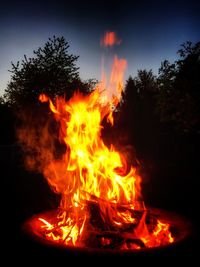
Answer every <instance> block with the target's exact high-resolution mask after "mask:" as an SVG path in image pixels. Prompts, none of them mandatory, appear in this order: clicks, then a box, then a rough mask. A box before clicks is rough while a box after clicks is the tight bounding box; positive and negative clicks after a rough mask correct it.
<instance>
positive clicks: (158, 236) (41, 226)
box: [24, 205, 191, 253]
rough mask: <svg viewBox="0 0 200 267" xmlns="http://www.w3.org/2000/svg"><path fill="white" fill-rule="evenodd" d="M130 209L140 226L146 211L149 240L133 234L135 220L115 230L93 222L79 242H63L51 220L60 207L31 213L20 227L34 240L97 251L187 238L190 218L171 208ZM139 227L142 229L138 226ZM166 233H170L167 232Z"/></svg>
mask: <svg viewBox="0 0 200 267" xmlns="http://www.w3.org/2000/svg"><path fill="white" fill-rule="evenodd" d="M92 206H93V205H92ZM92 206H91V209H96V207H92ZM133 213H134V214H135V216H136V217H137V219H139V218H140V219H139V220H140V223H139V224H140V227H141V225H142V224H144V222H142V223H141V221H142V220H143V216H144V214H146V215H145V224H146V227H147V229H148V231H149V233H154V234H153V235H152V236H151V235H150V234H149V239H150V240H151V241H149V242H146V243H145V238H144V237H140V239H139V237H136V235H135V234H134V231H133V229H134V227H138V226H136V225H135V224H133V225H131V226H130V225H129V227H127V229H125V230H124V229H123V230H122V231H121V232H120V231H119V229H118V231H117V230H115V231H114V230H110V231H105V230H104V231H103V230H102V229H100V226H99V228H98V229H96V231H95V230H94V225H93V227H91V229H90V230H88V232H87V237H86V238H85V240H84V241H85V243H83V240H82V243H81V244H78V245H75V246H74V245H68V243H67V242H66V240H67V238H66V237H65V238H63V236H62V235H60V232H61V228H62V226H60V227H59V226H58V222H56V220H55V218H58V217H59V216H60V214H62V211H60V210H51V211H47V212H44V213H42V214H38V215H35V216H33V217H32V218H30V219H29V220H28V221H26V223H25V224H24V231H25V232H26V233H27V234H28V235H29V236H31V237H32V238H34V239H35V240H36V241H37V242H40V243H42V244H44V245H48V246H52V247H57V248H59V247H60V248H64V249H67V250H72V249H74V248H76V249H79V250H81V251H93V252H97V253H101V252H103V253H105V252H106V253H116V252H120V251H123V253H130V252H131V253H137V252H139V251H147V250H149V249H150V250H152V249H154V250H155V249H160V248H166V247H169V246H174V245H177V244H178V243H180V242H181V241H183V240H185V239H187V238H188V237H189V236H190V234H191V225H190V222H188V221H187V220H186V219H185V218H183V217H181V216H180V215H177V214H176V213H174V212H169V211H164V210H161V209H155V208H148V209H147V210H146V211H133ZM158 220H159V221H163V222H164V223H163V224H161V225H160V226H159V227H163V225H165V227H166V226H167V227H168V226H169V228H168V231H166V230H165V228H163V229H162V230H161V229H159V227H157V226H156V222H157V221H158ZM97 221H98V216H97V217H96V222H93V223H94V224H95V223H96V224H98V223H100V222H97ZM101 227H102V226H101ZM136 229H137V228H136ZM142 231H144V230H143V229H142ZM169 233H170V236H167V234H168V235H169ZM68 236H69V234H68ZM150 236H151V237H150ZM146 239H147V237H146Z"/></svg>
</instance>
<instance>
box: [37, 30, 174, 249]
mask: <svg viewBox="0 0 200 267" xmlns="http://www.w3.org/2000/svg"><path fill="white" fill-rule="evenodd" d="M111 37H112V38H111ZM114 37H115V35H113V34H112V35H111V34H109V35H107V36H105V38H104V40H105V43H108V45H112V44H114V43H115V42H117V40H116V37H115V38H114ZM126 65H127V63H126V60H125V59H118V58H117V56H115V57H114V62H113V67H112V71H111V77H110V80H109V82H108V84H107V85H106V77H105V73H104V75H103V77H104V79H103V81H102V83H100V84H98V86H97V87H96V88H95V89H94V91H92V92H91V93H90V94H89V95H87V96H83V95H82V94H80V93H78V92H76V93H75V94H74V96H73V97H72V98H71V99H70V100H69V101H65V99H64V98H62V97H59V98H57V99H56V100H55V101H52V100H51V99H49V98H48V96H46V95H44V94H42V95H40V101H41V102H49V107H50V110H51V111H52V113H53V114H54V117H55V119H56V120H57V122H58V123H59V125H60V132H59V139H60V140H61V142H62V143H64V144H65V146H66V152H65V153H64V154H63V155H62V158H61V159H56V158H55V156H54V155H53V153H52V152H51V149H50V148H48V147H46V148H45V149H44V150H43V151H42V155H41V160H42V159H43V158H44V157H43V155H48V157H49V159H50V160H48V161H46V163H45V164H44V166H43V168H42V171H43V174H44V176H45V178H46V179H47V181H48V183H49V185H50V186H51V188H52V189H53V190H54V192H56V193H57V194H59V195H61V202H60V207H59V212H58V213H57V214H56V216H55V213H54V216H53V217H52V218H45V217H41V216H40V217H38V218H37V220H38V223H39V224H38V225H39V232H40V234H41V235H42V236H43V237H44V238H45V239H47V240H49V241H52V242H57V243H61V244H65V245H66V246H76V247H97V248H116V247H117V248H118V249H125V250H127V249H141V248H144V247H157V246H162V245H166V244H169V243H172V242H173V241H174V237H173V236H172V233H171V230H170V224H169V223H166V222H165V221H162V220H160V219H158V218H156V216H151V215H150V214H149V212H148V210H147V209H146V208H145V206H144V204H143V202H142V201H141V199H142V196H141V187H140V183H141V178H140V176H139V175H138V173H137V170H136V169H135V168H134V167H133V166H127V164H126V159H125V157H124V156H123V155H122V154H121V153H119V152H118V151H117V150H116V149H115V147H114V146H113V145H111V147H107V146H106V145H105V144H104V142H103V140H102V138H101V129H102V126H101V123H102V120H103V119H104V118H107V121H108V122H110V123H111V124H113V123H114V122H113V116H112V112H113V110H114V108H115V107H116V105H117V104H118V103H119V101H120V97H121V92H122V88H123V75H124V71H125V69H126ZM106 88H108V89H106ZM49 154H50V156H49ZM37 227H38V226H37Z"/></svg>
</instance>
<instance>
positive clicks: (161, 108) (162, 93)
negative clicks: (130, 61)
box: [156, 42, 200, 133]
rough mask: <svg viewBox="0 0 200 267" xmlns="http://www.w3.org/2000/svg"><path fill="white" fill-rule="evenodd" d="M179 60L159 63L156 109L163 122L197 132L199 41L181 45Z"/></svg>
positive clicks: (178, 128)
mask: <svg viewBox="0 0 200 267" xmlns="http://www.w3.org/2000/svg"><path fill="white" fill-rule="evenodd" d="M178 54H179V57H180V58H179V59H178V60H177V61H175V62H174V63H173V64H170V62H169V61H167V60H165V61H164V62H162V64H161V67H160V69H159V76H158V87H159V90H158V93H157V105H156V109H157V112H158V113H159V115H160V119H161V121H162V122H170V123H172V124H173V125H174V126H175V128H176V130H177V131H179V132H180V133H189V132H199V131H200V128H199V127H200V121H199V118H200V109H199V103H200V42H198V43H196V44H195V45H192V43H191V42H186V43H184V44H182V48H181V49H180V50H179V51H178Z"/></svg>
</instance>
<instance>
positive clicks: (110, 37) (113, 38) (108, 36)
mask: <svg viewBox="0 0 200 267" xmlns="http://www.w3.org/2000/svg"><path fill="white" fill-rule="evenodd" d="M120 43H121V40H119V39H118V38H117V35H116V33H115V32H106V33H105V35H104V37H103V38H102V39H101V45H102V46H105V47H106V46H110V47H111V46H114V45H116V44H117V45H119V44H120Z"/></svg>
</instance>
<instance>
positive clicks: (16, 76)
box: [4, 36, 91, 107]
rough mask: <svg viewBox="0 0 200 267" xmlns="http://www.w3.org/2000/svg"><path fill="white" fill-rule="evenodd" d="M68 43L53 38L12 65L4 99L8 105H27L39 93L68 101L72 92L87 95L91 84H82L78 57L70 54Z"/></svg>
mask: <svg viewBox="0 0 200 267" xmlns="http://www.w3.org/2000/svg"><path fill="white" fill-rule="evenodd" d="M68 49H69V44H68V42H66V41H65V38H64V37H57V38H56V37H55V36H54V37H53V38H52V39H51V38H49V40H48V41H47V42H46V43H45V45H44V47H42V48H41V47H40V48H39V49H38V50H37V51H33V53H34V57H31V58H27V56H26V55H24V59H23V60H22V61H21V63H19V61H18V62H17V64H14V63H12V69H11V73H12V76H11V81H10V83H9V84H8V87H7V89H6V90H5V94H4V100H5V102H7V103H8V104H9V105H10V106H17V107H20V106H23V107H24V106H27V105H28V106H30V105H31V104H34V103H36V102H37V101H38V96H39V94H41V93H46V94H48V95H49V96H50V97H51V98H55V97H56V96H57V95H63V94H65V97H66V98H67V99H68V98H70V97H71V95H72V94H73V92H74V90H76V89H79V90H80V91H83V92H86V91H88V90H89V88H88V87H90V86H91V82H90V81H89V82H86V83H83V82H82V81H81V79H80V77H79V72H78V69H79V68H78V67H77V66H76V61H77V59H78V56H75V55H73V54H69V52H68Z"/></svg>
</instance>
